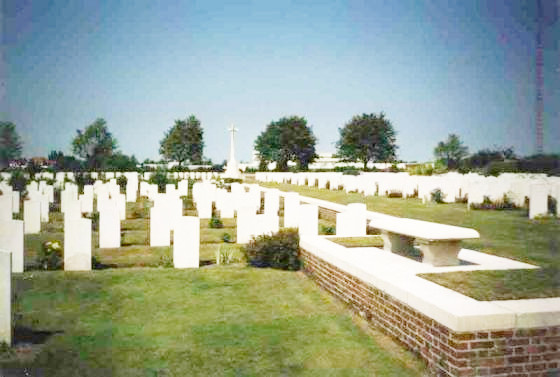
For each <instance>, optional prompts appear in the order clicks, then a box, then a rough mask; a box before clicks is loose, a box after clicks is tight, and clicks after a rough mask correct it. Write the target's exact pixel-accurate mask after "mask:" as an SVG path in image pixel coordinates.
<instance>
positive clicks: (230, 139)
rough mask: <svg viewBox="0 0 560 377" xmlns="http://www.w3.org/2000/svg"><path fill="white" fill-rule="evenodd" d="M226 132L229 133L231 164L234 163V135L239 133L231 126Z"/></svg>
mask: <svg viewBox="0 0 560 377" xmlns="http://www.w3.org/2000/svg"><path fill="white" fill-rule="evenodd" d="M228 131H229V132H230V138H229V160H228V162H229V163H233V162H235V133H236V132H237V131H239V130H238V129H237V128H235V127H234V126H233V124H232V125H231V127H230V128H228Z"/></svg>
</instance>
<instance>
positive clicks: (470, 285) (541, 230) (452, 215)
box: [262, 183, 560, 300]
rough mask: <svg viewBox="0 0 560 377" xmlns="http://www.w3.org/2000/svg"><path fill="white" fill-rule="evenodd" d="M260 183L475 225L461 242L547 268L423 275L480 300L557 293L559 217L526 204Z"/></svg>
mask: <svg viewBox="0 0 560 377" xmlns="http://www.w3.org/2000/svg"><path fill="white" fill-rule="evenodd" d="M262 185H263V186H266V187H274V188H279V189H280V190H283V191H295V192H299V193H300V194H301V195H305V196H310V197H313V198H319V199H323V200H328V201H332V202H335V203H341V204H348V203H366V205H367V209H368V210H370V211H376V212H381V213H386V214H389V215H394V216H401V217H408V218H413V219H420V220H426V221H434V222H438V223H442V224H450V225H457V226H463V227H467V228H473V229H476V230H477V231H478V232H479V233H480V239H475V240H466V241H463V242H462V246H463V247H465V248H469V249H474V250H479V251H482V252H486V253H489V254H494V255H498V256H502V257H507V258H512V259H515V260H519V261H522V262H527V263H531V264H536V265H538V266H541V267H543V269H544V271H542V272H536V271H532V270H507V271H486V272H484V273H480V272H453V273H442V274H426V275H423V277H424V278H426V279H429V280H432V281H434V282H436V283H438V284H441V285H444V286H446V287H448V288H451V289H455V290H458V291H460V292H461V293H463V294H465V295H468V296H471V297H473V298H476V299H484V300H505V299H522V298H538V297H557V296H558V295H559V288H558V284H559V281H560V279H559V276H560V220H559V219H554V218H544V219H539V220H530V219H529V218H528V217H527V211H526V210H525V209H518V210H512V211H498V210H469V209H468V207H467V205H466V204H459V203H452V204H437V203H433V202H428V203H426V204H422V202H421V200H419V199H416V198H410V199H403V198H387V197H380V196H364V195H362V194H358V193H348V194H347V193H345V192H344V191H338V190H335V191H330V190H325V189H318V188H314V187H308V186H297V185H290V184H274V183H263V184H262ZM436 275H437V278H436ZM519 282H525V283H526V284H519Z"/></svg>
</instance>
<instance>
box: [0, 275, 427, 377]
mask: <svg viewBox="0 0 560 377" xmlns="http://www.w3.org/2000/svg"><path fill="white" fill-rule="evenodd" d="M14 285H15V289H16V302H15V311H16V317H17V318H18V319H17V322H16V325H17V327H18V328H19V329H21V328H30V329H33V331H35V332H44V333H43V334H48V333H51V334H50V336H48V337H47V339H46V341H45V343H44V344H41V345H35V346H32V347H31V349H32V350H33V352H28V353H19V352H16V354H15V355H14V354H12V355H2V354H0V360H2V361H0V371H3V372H4V373H7V372H10V371H11V372H13V373H17V372H23V371H24V370H26V371H27V372H28V373H30V375H35V373H39V372H40V373H43V374H44V375H57V376H77V375H79V376H100V375H111V376H138V375H141V376H145V375H148V376H151V375H161V376H175V375H177V376H230V375H231V376H233V375H243V376H263V375H266V376H279V375H289V376H310V375H313V376H314V375H316V376H319V375H321V376H323V375H337V376H338V375H348V376H371V375H379V376H418V375H422V374H423V373H425V369H424V366H423V364H422V363H421V362H420V361H419V360H418V359H417V358H415V357H414V356H413V355H412V354H410V353H408V352H406V351H403V350H401V349H399V348H398V347H395V345H394V343H392V341H391V340H389V339H388V338H387V337H385V336H383V335H376V336H374V337H372V336H370V335H368V334H366V333H365V332H364V331H362V330H360V328H359V327H358V326H357V324H356V323H355V320H354V319H353V318H352V316H351V315H350V314H349V312H348V311H347V309H346V308H345V307H344V306H343V305H341V304H340V303H338V302H336V300H334V299H333V298H331V296H330V295H328V294H327V293H325V292H323V291H321V290H320V289H319V288H318V287H317V286H316V285H315V283H313V282H312V281H310V280H309V279H307V278H305V277H304V275H303V274H301V273H295V272H285V271H277V270H270V269H254V268H249V267H240V266H237V267H235V266H233V267H232V266H229V267H226V266H224V267H222V266H213V267H207V268H203V269H198V270H174V269H165V268H159V269H158V268H155V269H154V268H133V269H126V268H121V269H109V270H101V271H92V272H85V273H68V272H66V273H65V272H62V271H56V272H37V271H34V272H26V273H24V274H22V275H17V276H15V278H14ZM18 331H19V332H21V330H18ZM18 331H16V333H18ZM16 341H17V339H16ZM17 349H18V347H17V346H16V350H17ZM0 374H2V373H0ZM16 375H17V374H16ZM22 375H23V374H22Z"/></svg>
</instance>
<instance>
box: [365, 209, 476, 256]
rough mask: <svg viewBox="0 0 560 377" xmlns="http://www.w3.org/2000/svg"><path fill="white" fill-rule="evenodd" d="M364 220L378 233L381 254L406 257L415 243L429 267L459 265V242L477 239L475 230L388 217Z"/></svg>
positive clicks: (382, 216)
mask: <svg viewBox="0 0 560 377" xmlns="http://www.w3.org/2000/svg"><path fill="white" fill-rule="evenodd" d="M368 217H369V226H370V227H372V228H376V229H379V230H381V237H382V238H383V244H384V246H383V248H384V249H385V250H387V251H391V252H395V253H408V252H410V251H411V250H412V249H413V248H414V241H415V240H416V242H417V243H419V244H420V245H419V246H420V251H421V252H422V255H423V259H422V262H423V263H428V264H431V265H433V266H454V265H457V264H459V259H458V254H459V251H460V250H461V245H460V243H461V240H464V239H472V238H479V237H480V234H479V233H478V232H477V231H476V230H474V229H470V228H463V227H459V226H453V225H446V224H439V223H433V222H429V221H422V220H415V219H407V218H400V217H394V216H388V215H381V216H368Z"/></svg>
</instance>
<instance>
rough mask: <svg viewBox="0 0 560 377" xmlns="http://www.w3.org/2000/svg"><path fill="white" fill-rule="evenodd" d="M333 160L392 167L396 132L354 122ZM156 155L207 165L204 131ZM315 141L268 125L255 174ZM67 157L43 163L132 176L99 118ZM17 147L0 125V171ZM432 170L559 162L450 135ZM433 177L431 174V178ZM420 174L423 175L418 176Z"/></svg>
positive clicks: (297, 159)
mask: <svg viewBox="0 0 560 377" xmlns="http://www.w3.org/2000/svg"><path fill="white" fill-rule="evenodd" d="M338 131H339V139H338V141H337V142H336V148H337V153H336V157H338V158H340V159H341V160H342V161H344V162H361V163H362V164H363V167H364V170H366V169H367V164H368V163H369V162H393V161H395V159H396V151H397V149H398V146H397V143H396V131H395V129H394V127H393V125H392V123H391V121H390V120H389V119H388V118H387V117H386V115H385V114H384V113H383V112H380V113H371V114H365V113H364V114H361V115H355V116H353V117H352V118H351V119H350V120H349V121H348V122H347V123H346V124H344V125H343V126H342V127H340V128H339V129H338ZM159 144H160V147H159V153H160V155H161V156H162V157H163V158H164V159H165V160H167V161H176V162H177V163H178V165H179V168H180V169H181V168H184V166H185V164H194V165H200V164H208V163H210V164H211V161H210V160H209V159H205V158H204V157H203V156H204V154H203V152H204V147H205V144H204V129H203V128H202V125H201V122H200V120H198V119H197V117H196V116H194V115H189V116H187V117H186V118H185V119H177V120H175V123H174V124H173V125H172V126H171V127H170V128H169V129H168V130H167V131H166V132H165V133H164V136H163V138H162V140H160V143H159ZM316 144H317V137H316V136H315V135H314V133H313V129H312V127H311V126H309V125H308V124H307V120H306V119H305V118H304V117H302V116H297V115H294V116H287V117H282V118H280V119H278V120H275V121H271V122H270V123H269V124H268V125H267V126H266V127H265V129H264V130H263V131H262V132H261V133H260V134H259V135H258V136H257V138H256V139H255V141H254V148H255V151H256V152H257V155H258V158H259V161H260V166H259V169H260V170H267V167H268V165H269V164H270V163H275V165H276V170H277V171H287V170H288V169H289V168H290V167H289V163H290V162H291V163H294V164H295V165H296V166H295V169H296V170H307V169H308V168H309V164H311V163H312V162H313V161H315V159H317V157H318V156H317V153H316V149H315V146H316ZM71 150H72V155H71V156H68V155H64V153H63V152H62V151H51V152H50V153H49V155H48V159H49V160H51V161H54V163H55V167H56V168H57V169H58V170H82V169H86V170H106V169H108V170H123V171H124V170H136V168H137V166H138V165H139V163H138V161H137V160H136V157H135V156H134V155H132V156H128V155H126V154H124V153H122V152H121V151H119V149H118V143H117V140H116V138H115V137H114V136H113V134H112V133H111V132H110V131H109V128H108V126H107V122H106V121H105V120H104V119H103V118H98V119H96V120H95V121H94V122H93V123H91V124H90V125H88V126H86V127H85V128H84V129H82V130H80V129H79V130H76V135H75V136H74V138H73V139H72V141H71ZM21 151H22V141H21V138H20V137H19V135H18V133H17V131H16V126H15V124H13V123H12V122H6V121H0V169H1V168H6V167H7V166H8V163H9V162H10V161H12V160H16V159H18V158H20V157H21ZM433 153H434V156H435V160H436V163H435V168H434V169H435V170H434V172H436V173H438V172H444V171H449V170H458V171H460V172H467V171H477V172H481V173H483V174H494V175H495V174H497V173H499V172H504V171H512V172H515V171H536V172H553V173H555V172H558V173H559V174H560V156H558V155H535V156H529V157H525V158H521V157H517V156H516V155H515V153H514V151H513V148H511V147H510V148H494V149H482V150H479V151H478V152H476V153H474V154H471V155H469V152H468V147H466V146H465V145H464V143H463V141H461V139H460V137H459V136H458V135H456V134H450V135H449V136H448V137H447V139H446V140H444V141H440V142H439V143H438V144H437V145H436V147H435V148H434V151H433ZM431 172H432V171H430V174H431ZM420 174H423V173H420Z"/></svg>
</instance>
